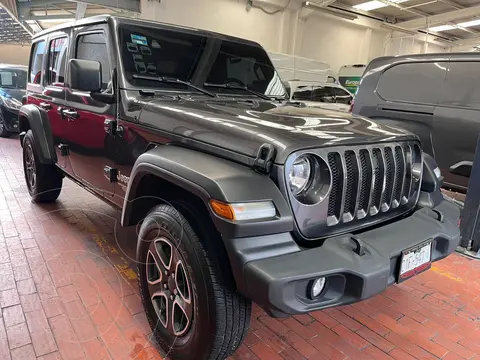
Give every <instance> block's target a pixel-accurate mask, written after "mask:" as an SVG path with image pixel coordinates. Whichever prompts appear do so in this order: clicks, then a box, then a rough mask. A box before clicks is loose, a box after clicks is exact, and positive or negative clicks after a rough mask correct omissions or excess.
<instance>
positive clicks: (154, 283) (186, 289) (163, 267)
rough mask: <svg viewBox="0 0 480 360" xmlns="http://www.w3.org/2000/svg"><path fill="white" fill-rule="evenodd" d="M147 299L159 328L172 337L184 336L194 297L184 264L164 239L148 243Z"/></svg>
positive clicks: (173, 246)
mask: <svg viewBox="0 0 480 360" xmlns="http://www.w3.org/2000/svg"><path fill="white" fill-rule="evenodd" d="M145 263H146V277H147V283H148V291H149V294H150V298H151V301H152V304H153V307H154V309H155V312H156V314H157V316H158V319H159V322H160V323H161V324H162V326H163V327H164V328H165V329H166V330H167V331H168V332H169V333H170V334H171V335H173V336H176V337H181V336H184V335H185V334H187V332H188V330H189V328H190V325H191V322H192V317H193V309H194V304H193V294H192V290H191V285H190V284H191V281H190V279H189V276H188V273H187V270H186V268H185V265H184V261H183V259H182V256H181V254H180V252H179V251H178V249H177V248H176V247H175V245H173V243H172V242H171V241H170V240H168V239H167V238H165V237H160V238H157V239H155V240H153V241H152V242H151V243H150V247H149V249H148V252H147V258H146V262H145Z"/></svg>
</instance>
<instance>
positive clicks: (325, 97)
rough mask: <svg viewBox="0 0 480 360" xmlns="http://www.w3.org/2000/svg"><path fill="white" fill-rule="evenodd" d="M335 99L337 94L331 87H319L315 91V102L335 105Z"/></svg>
mask: <svg viewBox="0 0 480 360" xmlns="http://www.w3.org/2000/svg"><path fill="white" fill-rule="evenodd" d="M334 99H335V93H334V92H333V88H332V87H330V86H317V87H315V88H314V89H313V101H317V102H323V103H333V102H334Z"/></svg>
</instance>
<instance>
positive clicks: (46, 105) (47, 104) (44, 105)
mask: <svg viewBox="0 0 480 360" xmlns="http://www.w3.org/2000/svg"><path fill="white" fill-rule="evenodd" d="M38 106H40V108H42V109H43V110H46V111H48V110H51V109H52V105H50V104H49V103H47V102H42V103H40V104H39V105H38Z"/></svg>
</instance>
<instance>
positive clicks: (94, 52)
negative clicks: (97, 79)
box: [75, 33, 111, 90]
mask: <svg viewBox="0 0 480 360" xmlns="http://www.w3.org/2000/svg"><path fill="white" fill-rule="evenodd" d="M75 57H76V58H77V59H81V60H93V61H99V62H100V63H101V64H102V83H103V86H102V90H106V89H107V87H108V85H109V82H110V80H111V73H110V58H109V57H108V51H107V43H106V36H105V34H104V33H95V34H85V35H79V36H78V38H77V50H76V56H75Z"/></svg>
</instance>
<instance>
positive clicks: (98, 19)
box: [33, 15, 259, 46]
mask: <svg viewBox="0 0 480 360" xmlns="http://www.w3.org/2000/svg"><path fill="white" fill-rule="evenodd" d="M110 21H113V22H115V23H117V24H126V25H136V26H148V27H154V28H159V29H165V30H181V31H182V32H188V33H191V34H197V35H200V36H208V37H217V38H220V39H226V40H232V41H236V42H243V43H248V44H251V45H255V46H259V44H258V43H256V42H254V41H250V40H246V39H242V38H237V37H234V36H229V35H225V34H220V33H216V32H213V31H207V30H200V29H195V28H190V27H186V26H181V25H174V24H167V23H161V22H157V21H150V20H144V19H134V18H127V17H121V16H112V15H96V16H91V17H87V18H84V19H81V20H74V21H70V22H67V23H64V24H60V25H57V26H54V27H51V28H49V29H46V30H43V31H41V32H39V33H36V34H35V35H34V37H33V40H35V39H37V38H40V37H42V36H45V35H47V34H50V33H53V32H56V31H60V30H65V29H69V28H72V27H79V26H88V25H93V24H100V23H108V22H110Z"/></svg>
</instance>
